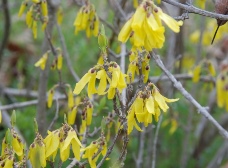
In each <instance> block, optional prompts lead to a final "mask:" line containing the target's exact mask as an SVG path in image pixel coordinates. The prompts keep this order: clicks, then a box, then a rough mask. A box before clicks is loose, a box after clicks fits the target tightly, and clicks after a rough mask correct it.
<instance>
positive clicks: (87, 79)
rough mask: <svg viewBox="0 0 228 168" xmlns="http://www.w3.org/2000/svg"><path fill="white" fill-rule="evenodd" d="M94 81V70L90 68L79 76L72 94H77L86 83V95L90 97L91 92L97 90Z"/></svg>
mask: <svg viewBox="0 0 228 168" xmlns="http://www.w3.org/2000/svg"><path fill="white" fill-rule="evenodd" d="M95 81H96V70H95V69H94V68H92V69H90V70H89V71H88V72H87V73H86V74H85V75H84V76H83V77H82V78H81V80H80V81H79V82H78V83H76V86H75V89H74V94H79V93H80V92H81V91H82V89H83V88H84V87H85V85H86V84H87V83H88V96H89V97H91V95H92V94H94V93H97V90H96V88H95Z"/></svg>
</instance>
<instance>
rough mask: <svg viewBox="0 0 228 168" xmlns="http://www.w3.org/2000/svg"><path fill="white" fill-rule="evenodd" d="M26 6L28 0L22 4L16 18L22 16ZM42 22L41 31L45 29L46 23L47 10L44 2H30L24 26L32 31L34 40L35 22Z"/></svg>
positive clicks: (39, 0)
mask: <svg viewBox="0 0 228 168" xmlns="http://www.w3.org/2000/svg"><path fill="white" fill-rule="evenodd" d="M27 6H28V0H25V1H23V2H22V4H21V7H20V10H19V12H18V16H19V17H20V16H22V14H23V13H24V11H25V9H26V8H27ZM38 20H41V21H42V29H43V30H44V29H45V28H46V25H47V22H48V8H47V2H46V0H32V5H31V6H30V8H29V10H28V12H27V13H26V24H27V26H28V28H31V29H32V32H33V36H34V38H37V21H38Z"/></svg>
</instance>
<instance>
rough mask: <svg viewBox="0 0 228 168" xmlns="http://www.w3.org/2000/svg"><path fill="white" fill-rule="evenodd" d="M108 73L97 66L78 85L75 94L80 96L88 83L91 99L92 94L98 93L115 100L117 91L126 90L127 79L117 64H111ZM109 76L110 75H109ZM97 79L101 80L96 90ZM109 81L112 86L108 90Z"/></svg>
mask: <svg viewBox="0 0 228 168" xmlns="http://www.w3.org/2000/svg"><path fill="white" fill-rule="evenodd" d="M108 66H109V67H108V72H106V70H105V69H104V68H103V66H100V65H98V66H95V67H93V68H91V69H90V70H89V71H88V72H87V73H86V74H85V75H84V76H83V77H82V78H81V80H80V81H79V82H78V83H76V86H75V89H74V94H79V93H80V92H81V91H82V89H83V88H84V87H85V85H86V84H87V83H88V96H89V97H91V96H92V94H95V93H97V94H98V95H104V94H106V93H108V99H113V98H114V96H115V93H116V89H118V90H119V92H122V90H123V89H124V88H126V86H127V85H126V82H125V77H126V75H125V74H123V73H122V72H121V70H120V66H119V65H118V64H117V63H116V62H110V63H109V65H108ZM108 74H109V75H108ZM96 79H99V80H100V82H99V85H98V87H97V88H96V86H95V83H96ZM107 81H108V82H109V84H110V86H109V89H108V90H107V91H106V88H107Z"/></svg>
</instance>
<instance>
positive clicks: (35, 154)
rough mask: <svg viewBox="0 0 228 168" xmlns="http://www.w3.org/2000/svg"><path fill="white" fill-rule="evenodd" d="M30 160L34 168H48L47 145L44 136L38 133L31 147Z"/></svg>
mask: <svg viewBox="0 0 228 168" xmlns="http://www.w3.org/2000/svg"><path fill="white" fill-rule="evenodd" d="M28 158H29V160H30V162H31V164H32V166H33V167H34V168H40V167H46V155H45V144H44V140H43V138H42V136H41V135H40V134H38V133H37V135H36V138H35V140H34V142H33V143H32V144H31V145H30V147H29V153H28Z"/></svg>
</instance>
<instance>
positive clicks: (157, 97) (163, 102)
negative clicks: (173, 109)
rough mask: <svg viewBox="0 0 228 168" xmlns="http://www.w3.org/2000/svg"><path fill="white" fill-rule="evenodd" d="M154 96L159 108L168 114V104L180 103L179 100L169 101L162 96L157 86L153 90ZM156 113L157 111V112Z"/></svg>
mask: <svg viewBox="0 0 228 168" xmlns="http://www.w3.org/2000/svg"><path fill="white" fill-rule="evenodd" d="M152 96H153V97H154V100H155V102H156V103H157V104H158V106H159V107H160V108H161V109H162V110H163V111H164V112H166V111H167V110H168V109H169V106H168V105H167V104H166V102H167V103H172V102H175V101H178V100H179V98H177V99H168V98H166V97H164V96H162V95H161V94H160V93H159V91H158V89H157V88H156V86H155V85H154V88H153V90H152ZM155 113H156V111H155Z"/></svg>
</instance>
